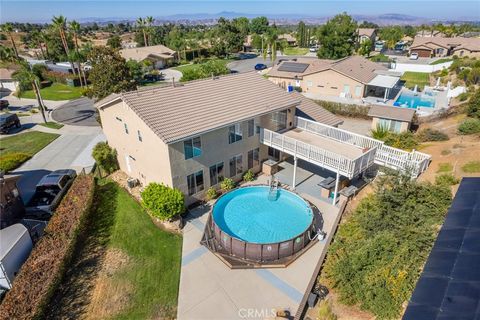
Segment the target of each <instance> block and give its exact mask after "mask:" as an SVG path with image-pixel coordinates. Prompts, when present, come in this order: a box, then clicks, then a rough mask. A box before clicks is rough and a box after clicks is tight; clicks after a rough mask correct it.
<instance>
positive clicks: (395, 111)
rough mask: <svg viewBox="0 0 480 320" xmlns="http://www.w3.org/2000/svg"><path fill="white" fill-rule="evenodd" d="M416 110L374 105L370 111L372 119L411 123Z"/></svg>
mask: <svg viewBox="0 0 480 320" xmlns="http://www.w3.org/2000/svg"><path fill="white" fill-rule="evenodd" d="M414 114H415V109H408V108H399V107H389V106H378V105H373V106H371V107H370V110H369V111H368V115H369V116H370V117H375V118H383V119H392V120H399V121H405V122H411V121H412V119H413V115H414Z"/></svg>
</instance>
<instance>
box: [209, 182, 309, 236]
mask: <svg viewBox="0 0 480 320" xmlns="http://www.w3.org/2000/svg"><path fill="white" fill-rule="evenodd" d="M212 217H213V220H214V222H215V224H216V225H217V226H218V227H219V228H220V229H221V231H222V232H224V233H226V234H228V235H229V236H231V237H233V238H235V239H238V240H240V241H244V242H248V243H256V244H267V243H268V244H271V243H277V242H283V241H288V240H291V239H293V238H295V237H298V236H299V235H302V233H304V232H305V231H307V230H309V228H310V227H311V225H312V223H313V211H312V208H311V207H310V205H309V204H308V202H307V201H305V200H303V199H302V198H301V197H300V196H298V195H296V194H295V193H292V192H290V191H287V190H284V189H278V190H277V191H276V193H275V194H274V196H272V194H270V187H268V186H252V187H243V188H239V189H236V190H234V191H231V192H229V193H227V194H225V195H223V196H222V197H220V198H219V199H218V200H217V202H216V203H215V205H214V207H213V212H212Z"/></svg>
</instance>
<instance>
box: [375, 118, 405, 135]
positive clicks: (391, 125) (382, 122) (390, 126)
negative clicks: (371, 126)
mask: <svg viewBox="0 0 480 320" xmlns="http://www.w3.org/2000/svg"><path fill="white" fill-rule="evenodd" d="M378 125H379V126H380V127H382V128H385V129H387V130H388V131H392V132H396V133H399V132H400V129H401V127H402V122H400V121H395V120H390V119H379V121H378Z"/></svg>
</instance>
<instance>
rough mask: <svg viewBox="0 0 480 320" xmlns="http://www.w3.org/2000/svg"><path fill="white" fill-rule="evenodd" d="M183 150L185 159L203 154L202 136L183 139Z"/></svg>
mask: <svg viewBox="0 0 480 320" xmlns="http://www.w3.org/2000/svg"><path fill="white" fill-rule="evenodd" d="M183 151H184V153H185V160H187V159H190V158H194V157H198V156H199V155H201V154H202V142H201V140H200V137H195V138H192V139H187V140H185V141H183Z"/></svg>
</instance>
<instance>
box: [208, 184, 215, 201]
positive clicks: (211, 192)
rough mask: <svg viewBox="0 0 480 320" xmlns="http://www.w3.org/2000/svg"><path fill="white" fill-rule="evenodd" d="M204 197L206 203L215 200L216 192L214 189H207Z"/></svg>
mask: <svg viewBox="0 0 480 320" xmlns="http://www.w3.org/2000/svg"><path fill="white" fill-rule="evenodd" d="M206 197H207V201H210V200H213V199H215V198H217V190H215V188H214V187H210V188H208V190H207V196H206Z"/></svg>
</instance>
